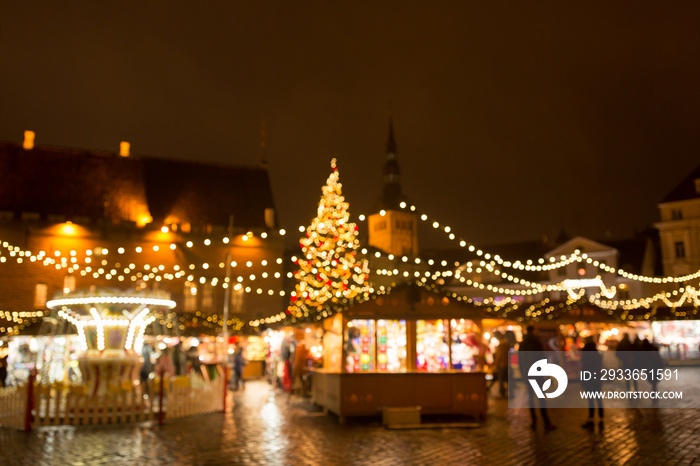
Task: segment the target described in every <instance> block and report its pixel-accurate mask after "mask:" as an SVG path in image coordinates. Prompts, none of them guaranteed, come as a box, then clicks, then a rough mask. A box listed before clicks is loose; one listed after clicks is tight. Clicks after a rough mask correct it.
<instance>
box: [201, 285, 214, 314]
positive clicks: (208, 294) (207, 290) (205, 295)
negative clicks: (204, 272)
mask: <svg viewBox="0 0 700 466" xmlns="http://www.w3.org/2000/svg"><path fill="white" fill-rule="evenodd" d="M213 307H214V287H213V286H212V285H211V283H207V284H205V285H204V288H203V289H202V308H204V309H207V310H211V309H212V308H213Z"/></svg>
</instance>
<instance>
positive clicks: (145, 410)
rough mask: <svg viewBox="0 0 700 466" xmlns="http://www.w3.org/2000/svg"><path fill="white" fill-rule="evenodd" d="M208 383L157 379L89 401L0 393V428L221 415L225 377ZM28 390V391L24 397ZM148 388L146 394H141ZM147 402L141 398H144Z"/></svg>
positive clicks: (79, 391)
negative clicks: (146, 384) (216, 413)
mask: <svg viewBox="0 0 700 466" xmlns="http://www.w3.org/2000/svg"><path fill="white" fill-rule="evenodd" d="M217 373H218V376H217V377H216V378H214V379H209V374H208V373H206V372H204V371H203V375H204V377H200V376H199V374H197V375H191V376H179V377H171V378H169V379H168V380H164V381H163V384H162V386H163V390H162V396H161V390H160V387H161V383H160V378H159V377H156V378H155V379H151V380H150V381H149V382H148V387H139V386H132V385H130V384H129V386H127V387H110V390H109V393H108V394H105V395H98V396H95V395H91V394H88V393H87V389H86V387H85V386H82V385H73V386H68V385H64V384H62V383H54V384H51V385H39V384H34V383H33V381H32V382H31V385H27V384H25V385H21V386H18V387H10V388H3V389H0V427H12V428H15V429H20V430H27V429H31V428H33V427H41V426H60V425H73V426H78V425H91V424H93V425H94V424H116V423H124V422H142V421H153V420H157V421H158V422H164V421H165V420H166V419H177V418H181V417H185V416H192V415H196V414H204V413H211V412H216V411H222V410H223V408H224V396H225V395H226V383H225V380H224V372H223V369H222V368H221V367H217ZM28 386H33V390H32V393H31V394H30V393H29V391H30V390H29V389H28ZM143 388H147V390H143ZM146 393H147V394H148V396H145V394H146Z"/></svg>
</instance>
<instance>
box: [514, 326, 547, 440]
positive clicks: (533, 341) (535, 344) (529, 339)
mask: <svg viewBox="0 0 700 466" xmlns="http://www.w3.org/2000/svg"><path fill="white" fill-rule="evenodd" d="M525 332H526V333H525V335H523V339H522V341H521V342H520V344H519V345H518V364H519V366H520V375H521V377H522V378H523V380H524V381H525V382H526V381H527V373H528V371H529V370H530V366H532V365H533V364H534V363H535V362H537V361H539V360H540V359H546V357H545V353H544V346H543V345H542V342H541V341H540V339H539V337H538V336H537V335H536V331H535V327H534V326H533V325H528V326H527V328H526V329H525ZM526 386H527V382H526ZM526 388H527V395H528V400H529V405H530V418H531V419H532V425H531V426H530V427H531V428H532V430H535V429H536V428H537V410H536V409H535V398H536V397H535V394H534V393H533V391H532V390H531V388H530V387H529V386H527V387H526ZM537 400H538V402H539V407H540V416H542V421H544V429H545V431H550V430H554V429H556V426H555V425H554V424H552V421H550V420H549V414H548V413H547V405H546V403H545V400H544V399H541V398H537Z"/></svg>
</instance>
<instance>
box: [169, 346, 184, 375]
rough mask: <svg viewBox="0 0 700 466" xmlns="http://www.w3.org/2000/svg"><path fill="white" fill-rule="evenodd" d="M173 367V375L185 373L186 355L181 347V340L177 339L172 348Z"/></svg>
mask: <svg viewBox="0 0 700 466" xmlns="http://www.w3.org/2000/svg"><path fill="white" fill-rule="evenodd" d="M172 359H173V367H174V368H175V375H187V356H186V355H185V351H184V350H183V349H182V342H181V341H178V342H177V344H176V345H175V346H174V347H173V349H172Z"/></svg>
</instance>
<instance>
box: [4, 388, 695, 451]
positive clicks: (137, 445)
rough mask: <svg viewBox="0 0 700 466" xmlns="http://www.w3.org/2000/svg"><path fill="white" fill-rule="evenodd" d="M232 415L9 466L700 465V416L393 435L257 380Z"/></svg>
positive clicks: (84, 439) (41, 434) (493, 417)
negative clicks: (327, 411)
mask: <svg viewBox="0 0 700 466" xmlns="http://www.w3.org/2000/svg"><path fill="white" fill-rule="evenodd" d="M229 396H230V397H231V401H233V402H234V404H233V406H232V408H230V410H229V412H227V413H214V414H208V415H203V416H193V417H189V418H183V419H179V420H176V421H172V422H170V423H167V424H165V425H163V426H157V425H154V424H149V423H143V424H127V425H114V426H110V425H107V426H94V427H91V426H87V427H47V428H42V429H38V430H36V431H34V432H31V433H25V432H18V431H14V430H10V429H0V464H10V465H15V464H16V465H25V464H32V465H33V464H46V465H49V464H51V465H53V464H107V463H109V464H110V465H119V464H169V465H172V464H272V465H276V464H295V465H296V464H300V465H316V464H318V465H328V464H368V463H372V464H377V465H383V464H596V465H600V464H698V462H699V461H700V459H699V458H700V434H698V433H697V431H698V430H699V428H700V412H699V410H694V409H676V410H666V409H656V410H654V409H609V410H606V413H605V424H604V425H603V426H602V428H601V427H600V426H598V425H597V424H596V425H595V427H594V428H592V429H583V428H581V424H582V422H584V421H585V419H586V416H587V411H586V410H573V409H572V410H564V409H557V410H551V412H550V417H551V418H552V421H553V422H554V423H555V424H556V425H557V429H556V430H554V431H552V432H544V429H543V427H542V426H541V425H540V426H539V429H538V430H535V431H533V430H531V428H530V416H529V413H528V412H527V411H526V410H518V409H508V408H507V401H505V400H491V401H490V402H489V417H488V419H487V421H486V422H485V423H484V424H483V425H482V427H478V428H471V429H466V428H439V429H416V430H388V429H385V428H384V427H383V426H382V425H381V422H380V419H379V418H377V419H361V420H350V421H349V422H348V423H347V424H345V425H341V424H339V423H338V418H337V417H336V416H334V415H332V414H324V413H323V412H321V411H320V410H319V409H318V408H317V407H315V406H314V405H313V404H312V403H311V401H310V399H308V398H300V397H297V396H293V397H289V396H288V395H287V394H286V393H283V392H281V391H279V390H278V389H274V388H272V387H270V386H269V385H268V384H267V383H265V382H263V381H252V382H249V383H247V384H246V386H245V389H242V390H240V391H237V392H232V393H229Z"/></svg>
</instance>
